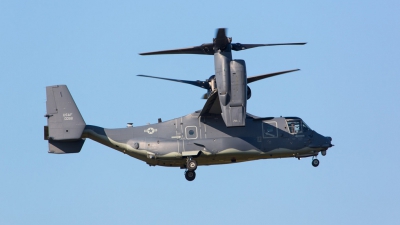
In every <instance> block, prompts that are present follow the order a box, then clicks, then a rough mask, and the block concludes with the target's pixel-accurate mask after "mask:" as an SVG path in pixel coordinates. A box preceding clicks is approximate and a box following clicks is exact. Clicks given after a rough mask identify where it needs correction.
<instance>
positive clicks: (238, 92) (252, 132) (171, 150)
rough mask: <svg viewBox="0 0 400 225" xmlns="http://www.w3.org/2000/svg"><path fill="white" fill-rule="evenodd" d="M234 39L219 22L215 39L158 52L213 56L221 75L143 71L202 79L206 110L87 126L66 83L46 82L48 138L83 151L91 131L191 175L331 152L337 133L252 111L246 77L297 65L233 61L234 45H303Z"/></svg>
mask: <svg viewBox="0 0 400 225" xmlns="http://www.w3.org/2000/svg"><path fill="white" fill-rule="evenodd" d="M303 44H305V43H283V44H240V43H232V39H231V38H228V37H227V36H226V30H225V29H224V28H221V29H218V30H217V34H216V37H215V38H214V39H213V43H208V44H202V45H200V46H195V47H190V48H183V49H174V50H166V51H157V52H147V53H141V55H155V54H205V55H214V62H215V75H213V76H211V77H210V78H209V79H206V80H205V81H198V80H197V81H188V80H177V79H170V78H162V77H154V76H148V75H140V76H143V77H151V78H157V79H164V80H170V81H176V82H182V83H187V84H191V85H195V86H198V87H201V88H204V89H206V90H207V94H206V95H205V96H204V97H205V98H206V99H207V100H206V103H205V104H204V106H203V108H202V109H201V110H198V111H195V112H193V113H191V114H189V115H185V116H181V117H178V118H176V119H172V120H169V121H165V122H162V121H161V119H159V120H158V123H156V124H148V125H144V126H138V127H133V126H132V124H131V123H128V125H127V127H126V128H118V129H106V128H102V127H98V126H93V125H86V123H85V121H84V120H83V117H82V115H81V113H80V112H79V109H78V108H77V106H76V104H75V102H74V100H73V98H72V96H71V94H70V92H69V90H68V88H67V86H66V85H54V86H48V87H46V97H47V100H46V111H47V113H46V115H45V117H47V126H45V127H44V139H45V140H48V144H49V151H48V152H49V153H56V154H63V153H78V152H80V150H81V148H82V146H83V144H84V142H85V140H86V138H89V139H92V140H94V141H96V142H99V143H101V144H103V145H106V146H108V147H110V148H113V149H115V150H117V151H120V152H122V153H124V154H127V155H129V156H131V157H134V158H136V159H139V160H142V161H144V162H146V163H147V164H148V165H150V166H167V167H179V168H181V169H185V178H186V179H187V180H188V181H193V180H194V179H195V177H196V173H195V171H196V169H197V167H198V166H205V165H217V164H228V163H238V162H245V161H252V160H258V159H271V158H287V157H294V158H298V159H300V158H304V157H312V158H313V160H312V165H313V166H314V167H317V166H318V165H319V160H318V159H317V158H316V157H317V156H318V154H319V153H320V152H321V154H322V155H323V156H325V155H326V151H327V149H328V148H330V147H332V146H333V145H332V143H331V141H332V138H331V137H325V136H323V135H321V134H319V133H317V132H316V131H314V130H312V129H311V128H310V127H309V126H308V125H307V124H306V123H305V122H304V121H303V120H302V119H301V118H299V117H258V116H254V115H251V114H249V113H247V111H246V103H247V100H248V99H249V98H250V96H251V89H250V88H249V87H248V85H247V84H249V83H251V82H255V81H258V80H261V79H264V78H269V77H272V76H276V75H280V74H285V73H289V72H294V71H297V70H298V69H295V70H287V71H282V72H276V73H270V74H263V75H259V76H253V77H247V74H246V66H245V62H244V60H232V50H235V51H240V50H245V49H249V48H254V47H259V46H274V45H303Z"/></svg>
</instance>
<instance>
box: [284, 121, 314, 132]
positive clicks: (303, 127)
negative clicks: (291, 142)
mask: <svg viewBox="0 0 400 225" xmlns="http://www.w3.org/2000/svg"><path fill="white" fill-rule="evenodd" d="M286 122H287V125H288V128H289V132H290V133H291V134H301V133H305V132H307V131H309V130H310V128H309V127H308V126H307V124H306V123H304V122H303V120H301V119H287V120H286Z"/></svg>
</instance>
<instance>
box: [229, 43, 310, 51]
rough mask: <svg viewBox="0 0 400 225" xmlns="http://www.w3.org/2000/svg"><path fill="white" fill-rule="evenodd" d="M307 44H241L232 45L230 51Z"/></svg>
mask: <svg viewBox="0 0 400 225" xmlns="http://www.w3.org/2000/svg"><path fill="white" fill-rule="evenodd" d="M305 44H307V42H299V43H277V44H241V43H234V44H232V50H235V51H241V50H246V49H249V48H256V47H262V46H276V45H305Z"/></svg>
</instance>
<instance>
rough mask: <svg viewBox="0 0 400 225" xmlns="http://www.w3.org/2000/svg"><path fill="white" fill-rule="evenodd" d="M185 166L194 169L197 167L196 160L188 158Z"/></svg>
mask: <svg viewBox="0 0 400 225" xmlns="http://www.w3.org/2000/svg"><path fill="white" fill-rule="evenodd" d="M186 167H187V169H188V170H193V171H194V170H196V169H197V162H196V160H193V159H191V160H189V161H188V162H187V165H186Z"/></svg>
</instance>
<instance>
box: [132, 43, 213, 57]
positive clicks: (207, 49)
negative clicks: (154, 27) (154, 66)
mask: <svg viewBox="0 0 400 225" xmlns="http://www.w3.org/2000/svg"><path fill="white" fill-rule="evenodd" d="M162 54H201V55H214V50H213V44H212V43H206V44H202V45H199V46H194V47H188V48H178V49H171V50H162V51H155V52H143V53H139V55H162Z"/></svg>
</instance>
